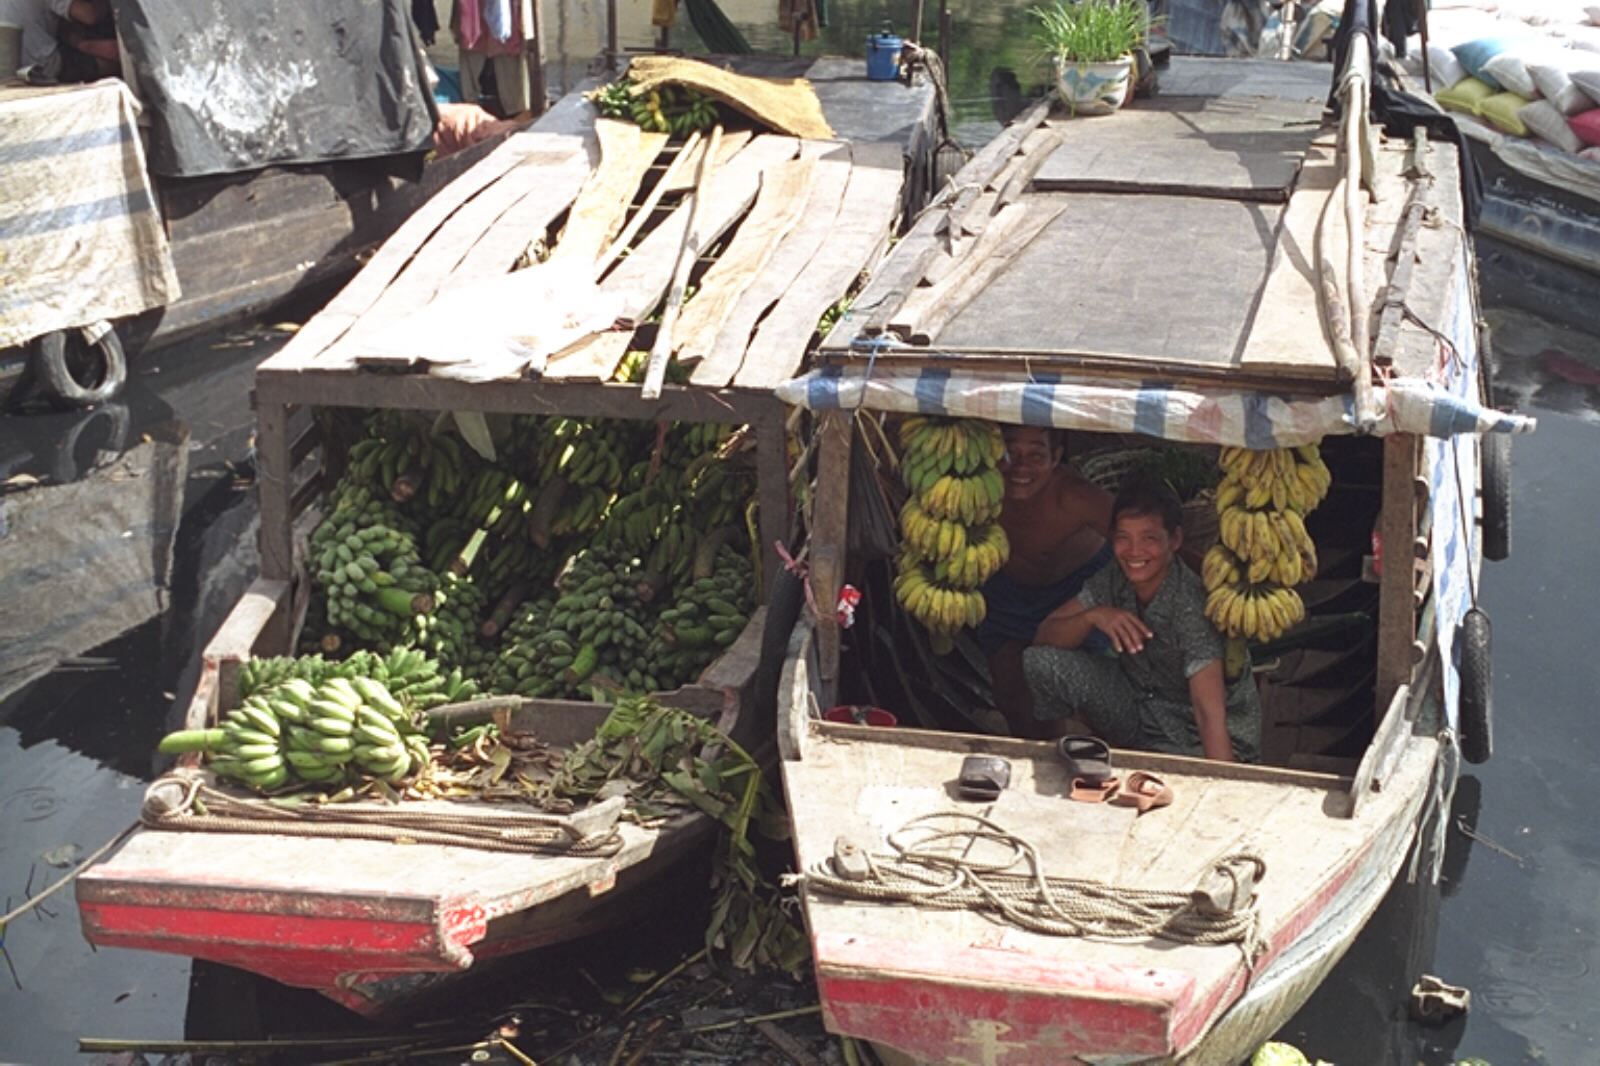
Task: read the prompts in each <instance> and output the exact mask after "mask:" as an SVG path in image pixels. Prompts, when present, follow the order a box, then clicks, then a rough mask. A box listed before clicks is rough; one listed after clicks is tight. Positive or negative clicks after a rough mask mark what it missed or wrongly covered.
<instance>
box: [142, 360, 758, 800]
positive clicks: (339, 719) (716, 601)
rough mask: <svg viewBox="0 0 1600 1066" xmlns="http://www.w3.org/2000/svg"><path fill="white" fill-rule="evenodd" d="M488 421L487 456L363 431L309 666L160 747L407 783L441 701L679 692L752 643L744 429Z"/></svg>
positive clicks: (254, 775) (384, 426)
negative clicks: (424, 722)
mask: <svg viewBox="0 0 1600 1066" xmlns="http://www.w3.org/2000/svg"><path fill="white" fill-rule="evenodd" d="M634 362H635V361H633V360H630V361H628V362H627V366H630V367H631V366H632V365H633V363H634ZM482 430H483V432H485V433H488V434H489V437H490V441H489V443H490V444H492V448H490V447H486V446H485V445H484V441H483V440H482V439H481V436H480V434H477V433H474V437H477V438H479V439H477V441H476V444H477V446H469V445H468V444H467V443H466V438H465V436H464V435H462V434H461V431H460V428H459V427H458V426H457V424H456V423H455V421H454V417H453V416H452V415H450V414H448V413H445V414H440V415H433V414H422V413H419V412H404V411H396V410H379V411H375V412H372V413H371V414H370V415H368V416H367V417H366V418H365V420H364V422H363V423H362V424H361V427H360V435H359V438H358V439H357V440H356V441H355V442H354V444H353V445H351V446H350V447H349V448H348V450H347V451H346V452H345V453H344V454H345V455H346V456H347V459H348V462H347V465H346V467H345V470H344V472H343V475H342V476H341V477H340V478H339V480H338V482H337V483H336V484H335V485H334V487H333V489H332V490H331V492H330V495H329V499H328V504H327V507H326V511H325V517H324V519H323V520H322V522H321V523H320V524H319V525H318V526H317V528H316V529H315V530H314V531H313V532H312V535H311V538H310V551H309V563H310V566H309V569H310V571H311V577H312V596H311V605H310V607H309V608H308V611H307V615H306V620H305V624H304V626H303V629H302V633H301V651H302V653H303V655H302V657H301V658H300V659H299V660H284V661H286V662H300V663H303V664H305V665H304V667H303V669H302V668H300V667H294V668H283V667H278V668H277V669H289V671H290V673H291V674H292V675H293V676H284V677H279V678H275V679H273V684H272V685H270V686H268V685H266V684H252V685H250V686H242V687H244V688H245V691H243V692H242V693H241V695H243V696H245V697H246V699H245V702H244V703H243V705H241V706H240V707H237V708H235V709H233V710H231V711H229V712H228V713H227V714H226V715H225V716H224V719H223V721H222V723H221V724H220V725H219V727H218V728H217V729H214V730H196V731H188V732H184V733H180V734H175V735H174V736H173V737H170V738H169V739H168V741H167V742H166V745H165V748H164V750H169V751H180V750H194V751H204V752H206V753H208V755H210V757H211V762H212V765H213V766H214V767H215V768H216V769H217V771H218V772H219V773H220V774H222V775H223V776H226V777H230V778H232V779H234V780H236V781H239V782H240V783H243V784H246V785H250V786H254V787H257V788H260V789H263V790H271V789H275V788H279V787H283V786H285V785H289V784H293V783H296V782H312V783H316V784H325V783H328V784H331V783H336V782H341V781H342V782H349V781H352V780H356V779H360V778H363V777H370V778H376V779H380V780H385V781H394V780H399V779H401V778H404V777H405V776H406V775H407V774H414V773H415V772H416V771H417V769H418V768H419V766H420V765H421V763H420V762H419V760H421V761H423V762H425V761H426V758H427V756H426V744H425V743H424V742H423V738H422V737H421V727H420V725H418V724H417V718H416V716H417V715H418V714H419V713H420V712H421V711H424V710H426V709H427V708H428V707H429V706H432V705H434V704H437V703H439V702H443V700H444V699H445V698H448V699H449V700H450V701H457V700H465V699H471V698H475V697H477V696H480V695H497V694H506V695H511V694H518V695H523V696H533V697H566V698H578V699H603V700H614V699H615V698H617V697H618V696H619V695H622V694H633V693H649V692H656V691H667V690H671V689H674V688H677V687H679V686H680V685H683V684H685V683H688V682H690V681H693V680H694V679H695V678H696V677H697V676H698V675H699V674H700V672H701V671H703V670H704V669H705V668H706V666H707V665H708V664H709V663H710V662H711V661H712V660H714V659H715V658H716V657H717V656H718V655H720V654H721V653H722V651H723V650H724V649H725V648H726V647H727V646H728V645H730V644H732V643H733V641H734V640H735V639H736V638H737V637H738V636H739V634H740V633H741V632H742V631H743V630H744V628H745V626H746V624H747V623H748V622H749V619H750V615H751V612H752V611H753V610H754V608H755V601H756V596H757V594H758V590H757V587H756V580H755V570H754V567H753V564H752V554H753V541H754V540H755V537H754V536H753V534H752V532H751V531H752V530H753V529H754V528H755V525H756V515H755V502H754V494H755V474H754V468H753V465H752V464H751V463H750V461H749V459H750V455H749V452H750V448H749V444H750V440H749V435H748V434H747V433H746V432H744V431H742V430H738V429H735V428H734V427H730V426H726V425H721V424H716V423H656V422H643V421H631V420H618V419H602V418H593V419H583V418H573V417H567V416H514V417H512V416H502V417H495V416H490V417H489V418H488V419H486V420H484V421H483V423H482ZM480 449H482V451H483V452H492V454H493V455H494V458H493V459H489V458H485V457H484V455H483V454H481V453H480ZM313 653H314V654H313ZM267 661H269V662H270V661H272V660H267ZM246 666H247V667H252V664H250V663H247V664H246ZM411 669H415V670H418V671H423V672H425V673H426V674H427V677H426V678H421V676H420V675H419V677H418V678H411V675H410V674H409V673H408V672H407V671H408V670H411ZM419 680H424V681H426V686H427V687H421V688H419V687H417V685H416V682H418V681H419ZM386 694H387V696H389V697H392V699H389V700H386V699H385V695H386ZM274 727H276V728H274Z"/></svg>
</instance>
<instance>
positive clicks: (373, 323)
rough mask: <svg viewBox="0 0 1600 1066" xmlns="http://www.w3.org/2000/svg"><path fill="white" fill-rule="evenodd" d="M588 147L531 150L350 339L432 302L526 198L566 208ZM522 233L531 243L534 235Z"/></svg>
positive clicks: (436, 240) (410, 268) (441, 236)
mask: <svg viewBox="0 0 1600 1066" xmlns="http://www.w3.org/2000/svg"><path fill="white" fill-rule="evenodd" d="M588 150H589V146H588V145H582V146H580V145H578V144H575V143H573V142H570V141H569V142H567V143H566V144H565V145H564V146H561V147H558V148H556V149H554V150H551V151H547V152H537V153H534V154H531V155H529V156H528V157H527V158H525V159H523V160H522V161H521V162H519V163H518V164H517V165H516V166H515V167H513V168H512V169H511V170H509V171H507V172H506V173H505V174H504V175H502V176H501V177H500V178H499V179H497V180H496V181H495V182H494V184H492V185H490V186H489V187H488V188H486V189H484V190H483V191H482V192H481V193H479V194H478V195H477V196H475V197H473V199H472V200H471V201H470V202H468V203H466V204H464V205H462V207H461V208H460V209H459V210H457V211H456V212H455V213H454V214H453V215H451V216H450V219H449V220H448V221H447V222H445V224H444V225H443V226H441V227H439V229H438V230H437V231H436V232H435V233H434V234H433V235H432V236H431V237H429V238H428V240H427V242H426V243H425V244H423V246H422V247H421V248H419V249H418V250H417V253H416V254H415V255H414V256H413V257H412V259H411V262H410V263H408V264H406V268H405V270H403V271H402V272H401V273H400V276H399V277H397V278H395V280H394V281H393V282H391V283H390V284H389V286H388V288H386V289H385V290H384V291H383V295H382V296H380V297H378V299H377V300H375V301H374V302H373V304H372V306H371V307H370V308H369V309H368V310H367V312H366V313H365V314H364V315H363V316H362V321H361V322H359V323H356V324H354V325H352V326H351V328H350V331H349V333H348V335H347V337H346V338H344V339H345V340H348V341H350V342H357V343H358V342H359V340H360V339H361V338H364V337H367V336H370V335H372V334H374V333H378V332H381V331H383V330H384V329H386V328H387V327H388V326H389V325H390V324H391V323H392V322H394V321H395V320H397V319H399V318H401V317H403V316H405V315H410V314H414V313H415V312H416V311H418V310H419V309H421V308H424V307H426V306H427V305H428V304H430V303H432V302H433V300H434V297H436V296H437V295H438V294H439V292H440V290H441V289H442V288H443V287H444V285H445V282H446V281H447V280H448V279H449V278H450V276H451V274H452V273H453V272H454V271H455V270H456V269H457V267H459V266H460V264H461V261H462V260H463V259H464V258H465V257H466V255H467V253H468V252H469V251H471V250H472V247H473V245H475V244H477V243H478V241H479V240H480V239H481V238H482V237H483V236H484V235H485V234H486V233H488V232H489V231H490V230H491V229H492V228H494V227H496V226H498V225H500V222H501V218H502V217H503V216H504V215H505V214H506V213H507V212H508V211H510V210H511V209H512V208H514V207H515V206H516V205H517V204H518V203H519V202H520V201H522V200H523V199H524V198H525V197H527V196H530V195H532V196H536V197H538V199H539V201H542V202H544V203H546V204H548V205H550V210H549V215H550V216H553V215H554V214H555V213H556V212H558V211H560V210H561V209H563V208H565V207H566V206H567V204H568V203H570V202H571V201H572V198H573V197H574V196H576V195H577V193H578V189H579V186H580V185H581V183H582V181H583V179H584V176H585V175H586V174H587V173H588V168H587V167H586V166H585V167H581V168H578V167H574V166H572V165H571V164H572V162H573V157H574V156H575V155H576V156H580V157H586V156H587V152H588ZM559 178H564V179H565V180H564V181H561V180H558V179H559ZM521 236H522V238H523V242H524V243H526V242H527V240H528V239H529V238H530V237H532V236H533V234H521ZM507 265H508V266H509V264H507ZM504 272H505V271H504V270H501V271H499V272H498V273H502V274H503V273H504ZM337 354H340V353H339V349H338V348H333V349H331V350H330V351H328V352H327V353H326V354H325V356H324V359H331V358H334V357H335V356H336V355H337Z"/></svg>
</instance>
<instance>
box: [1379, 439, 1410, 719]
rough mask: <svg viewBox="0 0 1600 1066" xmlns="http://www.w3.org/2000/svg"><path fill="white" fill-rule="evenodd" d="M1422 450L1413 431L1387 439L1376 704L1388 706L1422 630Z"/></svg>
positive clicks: (1406, 677)
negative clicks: (1417, 557) (1417, 591)
mask: <svg viewBox="0 0 1600 1066" xmlns="http://www.w3.org/2000/svg"><path fill="white" fill-rule="evenodd" d="M1420 455H1421V448H1420V447H1419V444H1418V440H1417V437H1416V436H1415V434H1411V433H1394V434H1390V435H1389V436H1387V437H1385V438H1383V496H1382V499H1383V510H1382V511H1381V512H1380V514H1379V516H1378V522H1379V526H1378V528H1379V530H1380V532H1381V534H1382V536H1383V576H1382V579H1381V581H1380V583H1379V585H1378V691H1377V693H1376V694H1375V699H1376V702H1377V705H1378V706H1380V707H1386V706H1388V704H1389V701H1390V700H1391V699H1392V698H1393V696H1394V693H1395V691H1396V690H1398V689H1399V688H1400V687H1401V686H1402V685H1405V684H1408V683H1409V682H1410V681H1411V673H1412V665H1413V664H1412V662H1411V639H1412V637H1414V636H1415V635H1416V632H1417V619H1416V604H1415V602H1414V601H1413V600H1412V595H1411V594H1412V588H1413V582H1414V580H1415V575H1414V573H1413V568H1414V565H1415V562H1414V559H1413V556H1412V554H1411V543H1412V541H1413V540H1414V539H1415V537H1416V535H1417V526H1416V518H1417V497H1416V488H1415V483H1416V478H1417V467H1418V463H1419V460H1420Z"/></svg>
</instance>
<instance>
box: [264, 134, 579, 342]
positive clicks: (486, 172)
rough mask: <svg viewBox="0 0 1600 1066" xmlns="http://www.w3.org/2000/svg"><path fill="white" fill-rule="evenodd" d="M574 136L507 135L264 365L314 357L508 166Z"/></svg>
mask: <svg viewBox="0 0 1600 1066" xmlns="http://www.w3.org/2000/svg"><path fill="white" fill-rule="evenodd" d="M571 140H572V138H571V137H570V136H564V135H554V134H545V133H535V132H529V133H520V134H516V135H515V136H512V137H510V138H508V139H507V140H506V142H505V143H504V144H502V145H501V146H500V147H499V148H497V149H496V150H495V151H494V152H493V153H491V154H490V155H489V157H488V158H486V159H484V160H483V161H481V162H480V163H479V164H478V165H477V166H475V167H473V168H472V169H471V170H468V171H467V172H466V173H465V174H462V175H461V176H460V177H459V178H457V179H456V180H455V181H453V182H451V183H450V184H449V185H446V186H445V187H444V188H443V189H440V190H439V192H438V194H437V195H435V196H434V197H433V198H432V199H431V200H429V201H428V202H427V203H425V204H423V205H422V206H421V207H419V208H418V209H417V210H416V212H415V213H413V214H412V215H411V217H410V218H408V219H406V221H405V222H404V223H403V224H402V225H401V226H400V228H399V229H397V230H395V232H394V235H393V236H391V237H390V238H389V239H388V240H387V241H385V242H384V243H383V246H382V247H381V248H379V249H378V251H377V253H376V254H375V255H374V256H373V257H372V259H371V260H370V261H369V262H368V263H367V265H366V266H365V267H363V268H362V269H361V271H360V272H359V273H358V274H357V275H356V276H355V277H354V278H353V279H351V281H350V284H348V285H346V286H345V287H344V288H343V289H342V290H341V291H340V293H339V295H338V296H336V297H334V299H333V300H332V301H331V302H330V303H329V304H328V305H327V306H326V307H324V308H323V309H322V310H321V311H320V312H318V314H317V315H316V316H315V317H314V318H312V320H311V321H310V322H307V323H306V324H305V327H304V328H303V329H301V330H300V332H298V333H296V334H295V335H294V338H293V339H292V340H290V341H289V343H288V344H286V345H284V346H283V348H282V350H281V351H279V352H278V353H277V354H276V355H274V356H272V357H271V358H270V359H268V360H267V361H266V362H265V363H263V364H262V367H261V369H263V370H269V371H271V370H293V369H295V368H297V367H299V366H304V365H305V364H307V363H309V362H311V361H313V360H314V359H316V357H317V356H318V355H319V354H320V353H321V352H322V351H323V350H324V349H326V348H327V347H328V346H329V345H330V344H332V343H333V342H334V341H336V340H338V339H339V338H340V337H341V336H343V335H344V333H345V331H346V330H348V329H349V328H350V326H351V325H352V324H353V323H354V322H355V321H356V319H358V318H359V317H360V316H361V315H362V314H364V313H365V312H366V311H367V309H368V308H370V307H371V306H372V305H373V304H374V303H375V302H376V301H377V300H378V298H379V297H380V296H382V295H383V291H384V289H386V288H387V287H388V285H389V283H390V282H391V281H393V280H394V279H395V278H396V277H397V276H398V275H399V274H400V272H401V271H402V270H403V269H405V266H406V264H407V263H409V262H410V261H411V258H412V256H414V255H415V254H416V252H417V249H419V248H421V247H422V246H423V244H424V243H425V242H426V241H427V240H428V239H429V238H430V237H432V236H433V234H434V233H435V232H436V231H437V230H438V229H439V228H440V227H441V226H443V225H444V224H445V223H446V222H447V221H448V220H449V218H450V217H451V216H452V215H453V214H455V212H456V211H457V210H458V209H459V208H460V207H461V205H462V204H465V203H467V202H468V201H469V200H471V199H472V198H473V197H474V196H476V195H478V193H479V192H480V191H482V190H483V189H484V188H485V187H487V186H488V185H490V184H492V183H493V182H494V181H495V180H496V179H498V178H499V177H500V176H501V175H502V174H504V173H506V171H508V170H510V169H512V168H513V167H515V166H517V165H518V164H519V163H521V162H522V161H523V160H524V159H526V158H527V157H528V156H530V155H533V154H534V153H536V152H548V151H550V150H552V149H553V148H556V147H558V146H560V145H561V144H564V143H569V142H570V141H571Z"/></svg>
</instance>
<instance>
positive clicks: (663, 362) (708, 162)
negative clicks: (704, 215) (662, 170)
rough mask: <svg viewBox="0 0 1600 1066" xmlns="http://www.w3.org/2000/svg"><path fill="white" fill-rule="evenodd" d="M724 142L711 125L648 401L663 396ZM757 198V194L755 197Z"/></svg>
mask: <svg viewBox="0 0 1600 1066" xmlns="http://www.w3.org/2000/svg"><path fill="white" fill-rule="evenodd" d="M721 143H722V126H721V125H720V124H718V125H716V126H713V127H712V128H711V138H710V141H709V143H708V144H707V145H706V150H705V154H704V155H702V156H701V157H700V166H699V169H698V171H697V172H696V174H695V179H694V192H692V193H690V197H691V199H690V201H689V219H688V221H687V222H686V223H685V224H684V227H683V239H682V241H681V243H679V245H678V256H677V259H676V260H675V261H674V262H673V265H672V280H671V282H670V283H669V284H668V286H667V305H666V307H664V308H662V310H661V323H660V325H658V326H657V327H656V339H655V341H654V342H653V343H652V344H651V345H650V359H649V361H648V362H647V363H645V368H644V387H643V389H642V391H641V393H640V395H642V396H643V397H644V398H645V399H646V400H654V399H655V398H656V397H658V396H660V395H661V386H662V384H663V383H664V382H665V381H666V380H667V364H668V363H670V362H671V361H672V331H673V327H675V326H676V325H677V324H678V311H679V309H680V308H682V307H683V291H684V289H685V288H687V287H688V285H689V270H690V268H692V267H693V266H694V262H695V260H696V259H698V258H699V257H700V249H701V247H702V245H701V244H700V235H699V234H698V233H697V232H696V231H695V223H696V222H697V221H699V219H700V212H701V205H702V204H703V203H704V202H705V198H706V194H707V192H708V191H709V185H708V184H707V180H706V176H707V175H708V174H710V173H711V168H712V160H713V159H715V158H716V155H717V147H718V146H719V145H720V144H721ZM756 188H757V189H758V190H759V189H760V188H761V178H760V176H759V175H757V177H756ZM751 198H752V199H754V197H753V196H752V197H751Z"/></svg>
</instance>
